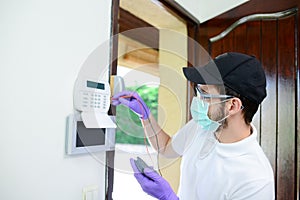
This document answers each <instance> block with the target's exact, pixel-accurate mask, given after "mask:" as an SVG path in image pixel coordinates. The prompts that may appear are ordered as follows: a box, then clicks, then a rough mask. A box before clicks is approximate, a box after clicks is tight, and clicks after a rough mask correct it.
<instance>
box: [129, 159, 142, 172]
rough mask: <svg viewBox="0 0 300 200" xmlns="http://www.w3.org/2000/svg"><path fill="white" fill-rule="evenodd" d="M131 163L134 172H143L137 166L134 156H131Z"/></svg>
mask: <svg viewBox="0 0 300 200" xmlns="http://www.w3.org/2000/svg"><path fill="white" fill-rule="evenodd" d="M130 164H131V167H132V169H133V171H134V173H141V172H140V171H139V170H138V168H137V166H136V165H135V162H134V159H133V158H130Z"/></svg>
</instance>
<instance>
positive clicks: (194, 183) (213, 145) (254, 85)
mask: <svg viewBox="0 0 300 200" xmlns="http://www.w3.org/2000/svg"><path fill="white" fill-rule="evenodd" d="M183 72H184V75H185V77H186V78H187V79H188V80H189V81H191V82H192V83H193V84H194V89H195V97H194V98H193V101H192V103H191V108H190V111H191V114H192V118H193V119H192V120H190V121H189V122H188V123H187V124H186V125H185V126H184V127H183V128H182V129H181V130H179V131H178V132H177V134H176V135H175V136H173V137H170V136H169V135H168V134H167V133H165V132H164V131H163V130H162V129H161V128H160V127H159V125H158V124H157V122H156V121H155V120H154V118H153V117H152V115H151V113H150V110H149V108H148V107H147V106H146V104H145V103H144V102H143V100H142V99H141V98H140V97H139V96H138V95H137V94H136V93H132V92H122V93H120V94H117V95H115V97H114V99H113V102H112V103H113V104H114V105H120V104H123V105H125V106H128V107H129V108H130V109H131V110H133V111H134V112H135V113H137V114H138V115H140V117H141V120H142V123H143V126H144V128H145V132H146V134H147V136H148V140H149V141H150V143H151V144H152V146H153V147H154V148H155V149H156V150H157V151H159V153H160V154H162V155H165V156H168V157H176V156H182V162H181V177H180V186H179V192H178V194H177V195H176V194H175V192H174V191H172V189H171V187H170V185H169V184H168V182H167V181H166V180H165V179H163V178H162V177H161V176H160V175H158V174H157V173H156V172H154V171H153V170H152V169H150V168H146V169H145V170H144V172H143V173H139V170H138V169H137V166H136V165H135V162H134V161H133V160H131V165H132V168H133V170H134V172H135V177H136V179H137V180H138V182H139V183H140V185H141V187H142V188H143V190H144V191H145V192H147V193H148V194H150V195H151V196H153V197H155V198H157V199H160V200H175V199H180V200H193V199H201V200H202V199H203V200H209V199H212V200H219V199H230V200H235V199H239V200H242V199H247V200H271V199H274V198H275V197H274V176H273V171H272V168H271V165H270V163H269V161H268V159H267V158H266V156H265V154H264V153H263V151H262V149H261V147H260V146H259V144H258V142H257V140H256V137H257V131H256V129H255V127H254V126H253V125H252V124H251V121H252V118H253V116H254V114H255V113H256V111H257V110H258V107H259V104H260V103H261V102H262V101H263V99H264V98H265V97H266V78H265V74H264V71H263V69H262V66H261V64H260V63H259V61H258V60H257V59H256V58H255V57H252V56H248V55H245V54H241V53H235V52H229V53H225V54H222V55H220V56H218V57H216V58H215V59H214V60H213V61H211V62H209V63H208V64H207V65H205V66H204V67H189V68H183ZM124 95H127V97H128V95H129V96H130V98H124ZM262 134H263V133H262ZM156 138H157V140H158V142H157V141H156Z"/></svg>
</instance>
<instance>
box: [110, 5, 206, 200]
mask: <svg viewBox="0 0 300 200" xmlns="http://www.w3.org/2000/svg"><path fill="white" fill-rule="evenodd" d="M157 1H159V2H161V3H162V5H164V6H165V7H166V9H167V10H169V11H171V12H173V13H175V14H177V15H178V16H179V17H181V18H182V19H183V20H185V21H186V23H187V32H188V38H191V39H192V40H188V63H187V66H193V64H194V63H196V61H197V56H196V53H197V52H196V48H195V44H194V41H196V42H199V41H198V40H197V39H198V38H199V37H198V33H199V24H200V22H199V21H198V20H197V18H195V17H194V16H193V15H191V14H190V13H189V12H187V11H186V10H185V9H184V8H183V7H182V6H181V5H179V4H178V3H177V2H175V1H173V0H157ZM119 8H120V0H112V7H111V24H112V25H111V44H112V46H111V50H110V66H109V73H110V76H112V75H116V74H117V64H118V59H117V58H118V36H117V35H118V34H119V24H118V23H119V22H118V21H119V19H118V17H119V14H120V12H119V11H120V10H119ZM187 91H188V92H187V98H188V99H191V94H192V93H191V90H190V89H188V90H187ZM188 107H189V104H188V105H187V108H188ZM186 110H187V115H186V116H189V112H188V110H189V109H186ZM109 113H110V114H111V115H112V114H113V113H115V108H114V107H111V109H110V111H109ZM105 169H106V172H105V189H106V197H105V199H106V200H112V192H113V178H114V151H108V152H107V153H106V166H105Z"/></svg>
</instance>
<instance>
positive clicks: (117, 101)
mask: <svg viewBox="0 0 300 200" xmlns="http://www.w3.org/2000/svg"><path fill="white" fill-rule="evenodd" d="M111 104H112V105H113V106H117V105H120V104H121V102H120V101H119V100H117V99H113V100H111Z"/></svg>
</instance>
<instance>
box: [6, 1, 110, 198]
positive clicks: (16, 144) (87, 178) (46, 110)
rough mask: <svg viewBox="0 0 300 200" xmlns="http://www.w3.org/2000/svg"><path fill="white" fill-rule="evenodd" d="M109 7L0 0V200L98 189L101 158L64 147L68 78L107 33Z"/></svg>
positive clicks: (69, 108)
mask: <svg viewBox="0 0 300 200" xmlns="http://www.w3.org/2000/svg"><path fill="white" fill-rule="evenodd" d="M110 11H111V0H105V1H104V0H64V1H60V0H51V1H46V0H26V1H23V0H1V1H0V91H1V94H0V95H1V96H0V97H1V100H0V102H1V103H0V114H1V115H0V138H1V139H0V141H1V145H0V199H5V200H20V199H25V200H54V199H55V200H80V199H82V196H81V195H82V193H81V192H82V191H81V190H82V188H83V187H85V186H89V185H94V184H96V185H98V186H99V187H100V188H103V187H104V185H103V184H104V166H103V165H102V163H99V162H97V161H96V160H95V159H94V158H93V157H91V156H89V155H85V156H76V157H68V156H65V154H64V148H65V126H66V117H67V115H68V114H70V113H72V112H73V104H72V92H73V83H74V81H75V79H76V77H77V73H78V72H79V70H80V67H81V65H82V64H83V62H84V61H85V59H86V58H87V57H88V55H89V54H90V53H91V52H92V51H93V50H94V49H95V48H96V47H97V46H98V45H99V44H101V43H102V42H103V41H105V40H107V39H108V38H109V35H110V21H111V20H110ZM100 156H102V157H104V154H103V153H102V154H101V155H100ZM100 192H102V193H101V194H100V196H104V194H103V192H104V191H103V189H101V190H100Z"/></svg>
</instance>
